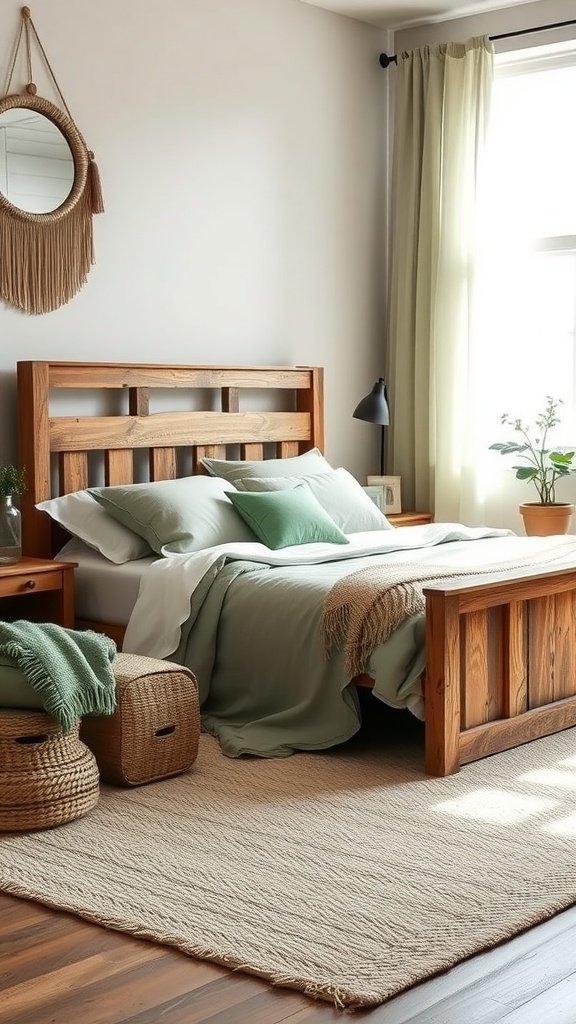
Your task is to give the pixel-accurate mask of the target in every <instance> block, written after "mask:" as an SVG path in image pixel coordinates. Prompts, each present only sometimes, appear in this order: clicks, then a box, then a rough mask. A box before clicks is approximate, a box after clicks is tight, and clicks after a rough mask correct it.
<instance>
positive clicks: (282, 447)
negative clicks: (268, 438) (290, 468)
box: [277, 441, 300, 459]
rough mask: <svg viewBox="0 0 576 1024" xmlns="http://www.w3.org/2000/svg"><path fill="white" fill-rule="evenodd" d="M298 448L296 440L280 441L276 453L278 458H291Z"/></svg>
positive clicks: (296, 453)
mask: <svg viewBox="0 0 576 1024" xmlns="http://www.w3.org/2000/svg"><path fill="white" fill-rule="evenodd" d="M299 450H300V445H299V444H298V442H297V441H280V444H279V445H278V446H277V455H278V458H279V459H293V458H294V457H295V456H296V455H298V452H299Z"/></svg>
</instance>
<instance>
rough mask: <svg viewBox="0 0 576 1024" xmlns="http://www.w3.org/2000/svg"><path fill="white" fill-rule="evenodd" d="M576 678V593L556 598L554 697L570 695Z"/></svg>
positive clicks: (559, 697) (557, 698)
mask: <svg viewBox="0 0 576 1024" xmlns="http://www.w3.org/2000/svg"><path fill="white" fill-rule="evenodd" d="M575 680H576V595H575V594H573V593H571V594H559V595H558V597H557V598H556V661H555V672H554V699H555V700H559V699H561V698H563V697H570V696H571V695H572V693H573V692H574V681H575Z"/></svg>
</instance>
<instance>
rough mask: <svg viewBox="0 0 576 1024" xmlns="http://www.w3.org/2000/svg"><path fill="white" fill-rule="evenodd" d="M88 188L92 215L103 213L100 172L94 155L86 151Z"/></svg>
mask: <svg viewBox="0 0 576 1024" xmlns="http://www.w3.org/2000/svg"><path fill="white" fill-rule="evenodd" d="M88 188H89V189H90V197H91V201H92V213H104V197H103V195H102V184H101V182H100V171H99V170H98V164H97V163H96V161H95V159H94V153H93V152H92V151H91V150H89V151H88Z"/></svg>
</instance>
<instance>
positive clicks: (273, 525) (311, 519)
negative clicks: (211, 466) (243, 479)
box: [226, 484, 349, 550]
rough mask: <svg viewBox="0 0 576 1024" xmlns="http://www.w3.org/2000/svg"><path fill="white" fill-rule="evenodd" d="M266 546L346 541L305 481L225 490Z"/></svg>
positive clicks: (277, 546)
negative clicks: (258, 490)
mask: <svg viewBox="0 0 576 1024" xmlns="http://www.w3.org/2000/svg"><path fill="white" fill-rule="evenodd" d="M226 496H227V498H228V499H229V500H230V501H231V502H232V504H233V505H234V508H235V509H236V511H237V512H238V513H239V515H241V516H242V518H243V519H244V521H245V522H246V523H247V524H248V526H249V527H250V529H251V530H253V531H254V533H255V534H256V536H257V537H258V538H259V540H261V541H262V543H263V544H265V545H266V547H268V548H272V549H273V550H276V549H277V548H287V547H291V546H292V545H293V544H317V543H328V544H348V543H349V541H348V538H347V537H346V536H345V534H343V533H342V530H340V529H339V527H338V526H336V523H335V522H334V521H333V520H332V519H331V518H330V516H329V515H328V513H327V512H325V511H324V509H323V508H322V506H321V504H320V502H318V501H317V500H316V498H315V497H314V495H313V494H312V492H311V491H310V490H309V489H308V487H307V486H306V485H305V484H301V485H299V486H298V487H294V488H290V490H286V491H267V492H265V493H264V494H252V493H248V492H242V493H241V492H240V491H229V492H228V494H227V495H226Z"/></svg>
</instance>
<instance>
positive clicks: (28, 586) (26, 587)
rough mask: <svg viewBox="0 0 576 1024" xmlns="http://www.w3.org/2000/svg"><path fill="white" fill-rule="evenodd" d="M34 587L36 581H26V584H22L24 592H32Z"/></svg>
mask: <svg viewBox="0 0 576 1024" xmlns="http://www.w3.org/2000/svg"><path fill="white" fill-rule="evenodd" d="M35 586H36V580H26V583H25V584H24V590H34V587H35Z"/></svg>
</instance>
